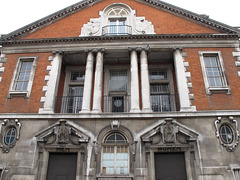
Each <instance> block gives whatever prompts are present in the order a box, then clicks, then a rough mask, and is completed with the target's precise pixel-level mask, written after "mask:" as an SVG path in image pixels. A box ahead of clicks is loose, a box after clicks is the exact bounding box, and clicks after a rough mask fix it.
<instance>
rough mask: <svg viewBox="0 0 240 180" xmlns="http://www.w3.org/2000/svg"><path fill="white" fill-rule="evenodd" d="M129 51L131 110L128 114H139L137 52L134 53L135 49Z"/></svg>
mask: <svg viewBox="0 0 240 180" xmlns="http://www.w3.org/2000/svg"><path fill="white" fill-rule="evenodd" d="M129 50H130V52H131V109H130V112H140V108H139V82H138V59H137V52H136V49H132V48H129Z"/></svg>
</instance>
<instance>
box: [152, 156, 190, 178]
mask: <svg viewBox="0 0 240 180" xmlns="http://www.w3.org/2000/svg"><path fill="white" fill-rule="evenodd" d="M155 175H156V176H155V177H156V180H187V176H186V166H185V156H184V153H183V152H180V153H155Z"/></svg>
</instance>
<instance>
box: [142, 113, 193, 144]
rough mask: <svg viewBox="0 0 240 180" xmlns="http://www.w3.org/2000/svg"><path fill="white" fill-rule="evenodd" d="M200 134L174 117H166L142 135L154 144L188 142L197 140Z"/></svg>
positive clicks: (146, 140)
mask: <svg viewBox="0 0 240 180" xmlns="http://www.w3.org/2000/svg"><path fill="white" fill-rule="evenodd" d="M197 136H198V134H197V133H196V132H194V131H193V130H191V129H189V128H187V127H186V126H184V125H182V124H180V123H178V122H177V121H176V120H174V119H172V118H166V119H165V120H163V121H161V122H160V123H159V124H158V125H157V126H155V127H153V128H152V129H151V130H149V131H148V132H146V133H144V134H143V135H142V136H141V139H142V141H143V142H147V143H150V144H152V145H167V144H175V145H176V144H188V143H189V142H191V141H196V139H197Z"/></svg>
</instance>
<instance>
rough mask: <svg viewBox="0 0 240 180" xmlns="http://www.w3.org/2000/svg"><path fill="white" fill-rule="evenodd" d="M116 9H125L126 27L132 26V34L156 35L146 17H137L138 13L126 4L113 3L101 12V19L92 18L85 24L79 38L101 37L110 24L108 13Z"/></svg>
mask: <svg viewBox="0 0 240 180" xmlns="http://www.w3.org/2000/svg"><path fill="white" fill-rule="evenodd" d="M114 7H120V8H123V9H125V11H126V12H128V14H127V15H126V16H124V17H125V18H126V25H130V26H132V34H155V32H154V27H153V25H152V23H151V22H149V21H147V20H145V17H136V11H135V10H132V9H131V7H129V6H128V5H126V4H123V3H113V4H111V5H109V6H107V7H106V8H105V9H104V10H103V11H99V18H91V19H90V20H89V22H88V23H87V24H84V25H83V27H82V29H81V34H80V35H79V36H80V37H82V36H101V35H102V27H104V26H106V25H108V24H109V17H111V16H108V13H109V12H110V11H111V9H112V8H114Z"/></svg>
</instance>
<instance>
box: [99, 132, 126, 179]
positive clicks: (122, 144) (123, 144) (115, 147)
mask: <svg viewBox="0 0 240 180" xmlns="http://www.w3.org/2000/svg"><path fill="white" fill-rule="evenodd" d="M116 133H118V132H116ZM110 134H112V133H110ZM110 134H108V135H110ZM119 134H121V135H122V136H124V138H126V136H125V135H123V134H122V133H119ZM108 135H107V136H108ZM107 136H106V137H107ZM106 137H105V138H104V140H103V142H102V149H101V174H102V175H105V176H109V177H110V176H113V175H114V176H123V175H124V176H126V175H129V174H130V150H129V141H128V139H127V138H126V140H127V142H126V143H104V141H105V139H106ZM121 146H128V147H127V151H128V173H126V174H125V173H120V174H117V173H116V169H117V167H116V162H117V159H116V157H117V153H118V152H117V148H118V147H121ZM106 147H111V148H113V149H114V172H115V173H113V174H107V173H104V172H103V154H104V152H103V151H104V148H106Z"/></svg>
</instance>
